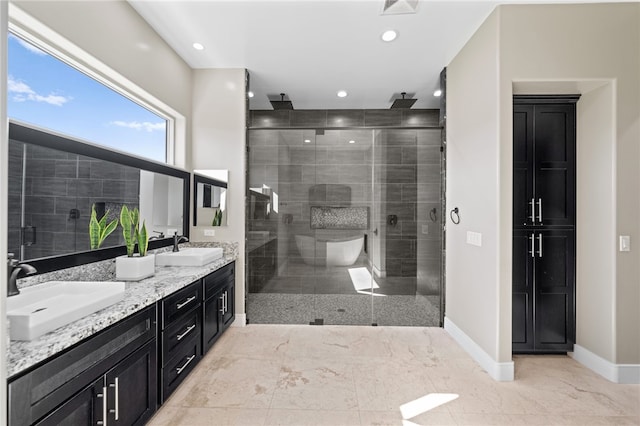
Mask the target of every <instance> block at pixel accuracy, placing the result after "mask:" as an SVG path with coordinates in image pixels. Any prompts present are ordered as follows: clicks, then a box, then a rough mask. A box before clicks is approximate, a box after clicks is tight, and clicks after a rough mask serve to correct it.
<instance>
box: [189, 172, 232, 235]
mask: <svg viewBox="0 0 640 426" xmlns="http://www.w3.org/2000/svg"><path fill="white" fill-rule="evenodd" d="M199 183H202V184H205V185H213V186H218V187H221V188H227V191H229V187H228V186H227V182H222V181H221V180H217V179H214V178H210V177H206V176H202V175H198V174H196V173H194V174H193V226H205V225H198V197H197V191H198V184H199Z"/></svg>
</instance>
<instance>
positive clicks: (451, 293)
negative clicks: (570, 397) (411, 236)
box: [445, 12, 511, 362]
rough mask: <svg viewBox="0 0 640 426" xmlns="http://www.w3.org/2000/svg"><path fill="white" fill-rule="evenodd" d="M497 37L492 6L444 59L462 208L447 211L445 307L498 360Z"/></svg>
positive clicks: (450, 186) (450, 195)
mask: <svg viewBox="0 0 640 426" xmlns="http://www.w3.org/2000/svg"><path fill="white" fill-rule="evenodd" d="M498 37H499V33H498V13H496V12H494V13H493V14H491V15H490V16H489V17H488V18H487V20H486V21H485V22H484V24H483V25H482V27H481V28H480V29H479V30H478V32H476V34H475V35H474V36H473V38H472V39H471V40H470V41H469V42H468V43H467V45H466V46H465V47H464V49H463V50H462V51H461V52H460V54H458V55H457V56H456V57H455V58H454V60H453V61H452V62H451V64H449V66H448V67H447V210H451V209H453V208H454V207H458V208H459V210H460V224H459V225H454V224H453V223H452V222H451V220H450V218H449V215H448V213H447V216H446V217H447V223H446V226H447V244H446V247H447V261H446V277H447V285H446V306H445V315H446V317H447V318H448V319H449V320H451V321H453V323H455V324H456V325H457V326H458V327H459V328H460V329H462V330H463V331H464V332H465V333H466V334H467V335H468V336H470V337H471V338H472V339H473V340H474V341H475V343H477V344H478V345H480V347H481V348H482V349H483V350H484V351H485V352H486V353H487V354H489V356H491V357H492V358H493V359H494V360H496V361H498V362H501V361H509V360H511V353H510V351H509V352H508V353H504V354H500V353H499V350H498V337H499V333H498V328H499V327H500V320H499V318H500V317H499V312H500V310H499V307H500V295H499V286H498V283H499V277H498V259H499V258H500V247H499V240H498V236H499V228H498V226H499V224H500V217H499V211H498V205H499V204H498V203H499V201H500V199H499V187H498V183H499V177H500V176H499V167H498V164H499V163H498V158H499V157H498V154H499V133H498V123H499V120H498V111H499V108H498V106H499V105H498V71H499V70H498V59H499V58H498ZM467 231H473V232H479V233H481V234H482V247H477V246H471V245H469V244H466V235H467ZM505 303H508V305H509V309H510V306H511V301H510V300H507V301H505ZM510 325H511V324H510V323H509V329H510Z"/></svg>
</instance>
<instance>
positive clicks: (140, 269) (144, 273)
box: [116, 253, 156, 281]
mask: <svg viewBox="0 0 640 426" xmlns="http://www.w3.org/2000/svg"><path fill="white" fill-rule="evenodd" d="M155 268H156V257H155V255H154V254H147V255H146V256H143V257H140V255H138V254H137V253H136V254H134V255H133V257H128V256H120V257H116V280H123V281H140V280H141V279H144V278H148V277H151V276H153V274H155V272H156V269H155Z"/></svg>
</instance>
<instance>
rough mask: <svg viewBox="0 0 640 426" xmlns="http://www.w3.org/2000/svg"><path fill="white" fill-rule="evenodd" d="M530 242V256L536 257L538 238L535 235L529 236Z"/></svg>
mask: <svg viewBox="0 0 640 426" xmlns="http://www.w3.org/2000/svg"><path fill="white" fill-rule="evenodd" d="M529 240H530V241H531V250H529V254H531V257H536V237H535V236H534V234H531V235H529Z"/></svg>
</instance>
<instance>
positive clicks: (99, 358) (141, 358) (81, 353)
mask: <svg viewBox="0 0 640 426" xmlns="http://www.w3.org/2000/svg"><path fill="white" fill-rule="evenodd" d="M155 337H156V309H155V306H152V307H149V308H146V309H144V310H143V311H141V312H138V313H136V314H134V315H132V316H130V317H128V318H126V319H124V320H122V321H120V322H118V323H116V324H114V325H113V326H111V327H109V328H107V329H106V330H103V331H101V332H100V333H98V334H96V335H95V336H92V337H90V338H89V339H87V340H85V341H83V342H81V343H79V344H78V345H76V346H73V347H72V348H70V349H69V350H67V351H65V352H63V353H61V354H59V355H57V356H55V357H54V358H52V359H51V360H49V361H47V362H46V363H45V364H43V365H41V366H39V367H36V368H34V369H32V370H30V371H28V372H26V373H24V374H22V375H20V376H19V377H12V378H10V379H9V385H8V400H9V401H8V402H9V404H8V407H9V413H8V417H9V424H10V425H12V426H13V425H30V424H38V425H60V424H67V425H82V424H87V425H89V424H93V425H95V424H116V425H118V424H122V425H138V424H144V423H145V422H146V421H147V420H148V419H150V418H151V416H152V415H153V413H155V411H156V409H157V377H158V376H157V371H158V370H157V363H156V359H157V348H156V339H155ZM99 422H103V423H99Z"/></svg>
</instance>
